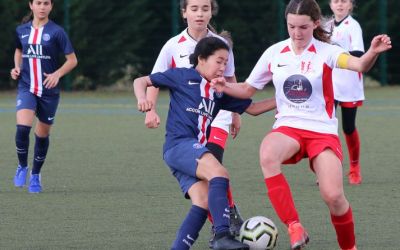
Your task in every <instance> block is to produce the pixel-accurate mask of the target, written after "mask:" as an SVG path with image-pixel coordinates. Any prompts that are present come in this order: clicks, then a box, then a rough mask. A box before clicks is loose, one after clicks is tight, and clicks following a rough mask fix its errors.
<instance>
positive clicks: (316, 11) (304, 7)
mask: <svg viewBox="0 0 400 250" xmlns="http://www.w3.org/2000/svg"><path fill="white" fill-rule="evenodd" d="M288 14H295V15H306V16H309V17H310V18H311V20H313V21H314V22H316V21H318V20H320V21H321V22H323V17H322V14H321V8H320V7H319V5H318V3H317V2H316V1H315V0H291V1H290V2H289V4H288V5H287V6H286V11H285V17H286V19H287V16H288ZM313 35H314V37H315V38H316V39H318V40H320V41H322V42H327V43H329V42H330V37H331V33H330V32H328V31H326V30H324V29H323V28H322V23H321V24H320V25H319V26H318V27H317V28H316V29H315V30H314V34H313Z"/></svg>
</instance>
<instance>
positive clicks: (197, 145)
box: [193, 143, 204, 149]
mask: <svg viewBox="0 0 400 250" xmlns="http://www.w3.org/2000/svg"><path fill="white" fill-rule="evenodd" d="M193 148H194V149H200V148H204V146H203V145H202V144H201V143H195V144H193Z"/></svg>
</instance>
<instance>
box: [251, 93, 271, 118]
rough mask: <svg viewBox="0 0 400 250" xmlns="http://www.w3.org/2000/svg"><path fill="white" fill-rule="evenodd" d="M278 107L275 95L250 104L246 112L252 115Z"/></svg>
mask: <svg viewBox="0 0 400 250" xmlns="http://www.w3.org/2000/svg"><path fill="white" fill-rule="evenodd" d="M275 108H276V101H275V97H274V98H270V99H265V100H262V101H259V102H253V103H251V104H250V106H249V107H248V108H247V109H246V113H248V114H250V115H254V116H257V115H260V114H262V113H265V112H268V111H271V110H273V109H275Z"/></svg>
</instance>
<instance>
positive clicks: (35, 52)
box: [22, 44, 51, 59]
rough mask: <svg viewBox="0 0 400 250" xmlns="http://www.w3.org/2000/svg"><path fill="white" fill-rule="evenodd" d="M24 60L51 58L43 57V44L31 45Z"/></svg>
mask: <svg viewBox="0 0 400 250" xmlns="http://www.w3.org/2000/svg"><path fill="white" fill-rule="evenodd" d="M22 57H23V58H37V59H51V57H50V56H46V55H43V46H42V45H41V44H29V47H28V49H27V51H26V54H24V55H22Z"/></svg>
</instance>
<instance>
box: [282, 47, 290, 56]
mask: <svg viewBox="0 0 400 250" xmlns="http://www.w3.org/2000/svg"><path fill="white" fill-rule="evenodd" d="M286 52H290V48H289V46H286V47H285V48H283V50H282V51H281V54H282V53H286Z"/></svg>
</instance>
